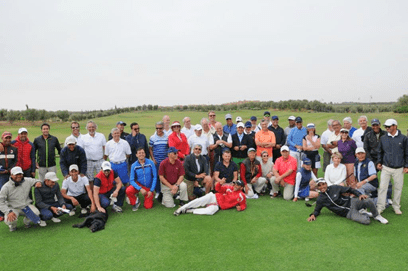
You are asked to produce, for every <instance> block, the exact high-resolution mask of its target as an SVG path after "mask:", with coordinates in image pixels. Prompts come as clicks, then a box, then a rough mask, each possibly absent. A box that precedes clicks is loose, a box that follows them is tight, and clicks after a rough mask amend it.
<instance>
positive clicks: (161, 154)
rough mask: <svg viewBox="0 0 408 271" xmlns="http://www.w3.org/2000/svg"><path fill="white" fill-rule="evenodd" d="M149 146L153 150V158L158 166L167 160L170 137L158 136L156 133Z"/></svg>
mask: <svg viewBox="0 0 408 271" xmlns="http://www.w3.org/2000/svg"><path fill="white" fill-rule="evenodd" d="M149 146H150V147H151V148H152V149H153V156H154V159H155V160H156V162H157V164H160V163H161V161H163V160H164V159H166V158H167V150H168V148H169V146H168V136H167V135H165V134H164V135H163V136H158V135H157V134H156V133H155V134H154V135H152V136H151V137H150V141H149Z"/></svg>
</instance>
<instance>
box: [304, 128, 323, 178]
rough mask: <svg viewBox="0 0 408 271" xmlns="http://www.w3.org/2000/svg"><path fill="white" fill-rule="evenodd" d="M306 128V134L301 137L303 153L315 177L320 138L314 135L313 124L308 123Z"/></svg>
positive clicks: (318, 159)
mask: <svg viewBox="0 0 408 271" xmlns="http://www.w3.org/2000/svg"><path fill="white" fill-rule="evenodd" d="M306 128H307V134H306V135H305V136H304V137H303V151H304V153H305V155H306V157H307V158H309V159H310V161H311V162H312V171H313V174H314V175H315V176H317V171H318V169H319V168H320V154H319V148H320V136H319V135H317V134H316V126H315V125H314V124H313V123H308V124H307V126H306Z"/></svg>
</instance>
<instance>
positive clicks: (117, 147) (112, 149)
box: [105, 138, 132, 163]
mask: <svg viewBox="0 0 408 271" xmlns="http://www.w3.org/2000/svg"><path fill="white" fill-rule="evenodd" d="M131 154H132V151H131V150H130V145H129V143H128V142H127V141H126V140H124V139H121V138H120V139H119V142H115V140H113V139H111V140H109V141H108V142H107V143H106V146H105V155H107V156H108V157H109V161H111V162H112V163H119V162H123V161H125V160H126V155H131Z"/></svg>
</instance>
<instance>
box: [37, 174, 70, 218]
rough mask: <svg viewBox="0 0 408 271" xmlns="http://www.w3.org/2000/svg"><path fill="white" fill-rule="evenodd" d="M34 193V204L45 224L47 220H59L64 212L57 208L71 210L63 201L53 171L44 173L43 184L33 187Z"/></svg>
mask: <svg viewBox="0 0 408 271" xmlns="http://www.w3.org/2000/svg"><path fill="white" fill-rule="evenodd" d="M34 195H35V205H36V206H37V208H38V209H39V210H40V214H41V215H40V217H41V219H42V220H43V221H44V223H45V224H46V222H45V221H47V220H52V222H54V223H59V222H61V220H60V219H59V218H58V217H59V216H61V215H63V214H64V213H63V212H62V211H61V210H60V209H59V208H62V209H66V210H72V205H70V204H66V203H65V200H64V197H63V196H62V194H61V191H60V187H59V184H58V178H57V174H55V172H47V173H46V174H45V176H44V182H43V185H42V186H41V187H37V188H35V189H34Z"/></svg>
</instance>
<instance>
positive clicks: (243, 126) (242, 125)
mask: <svg viewBox="0 0 408 271" xmlns="http://www.w3.org/2000/svg"><path fill="white" fill-rule="evenodd" d="M238 127H242V128H245V125H244V123H243V122H242V121H241V122H240V123H238V124H237V128H238Z"/></svg>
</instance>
